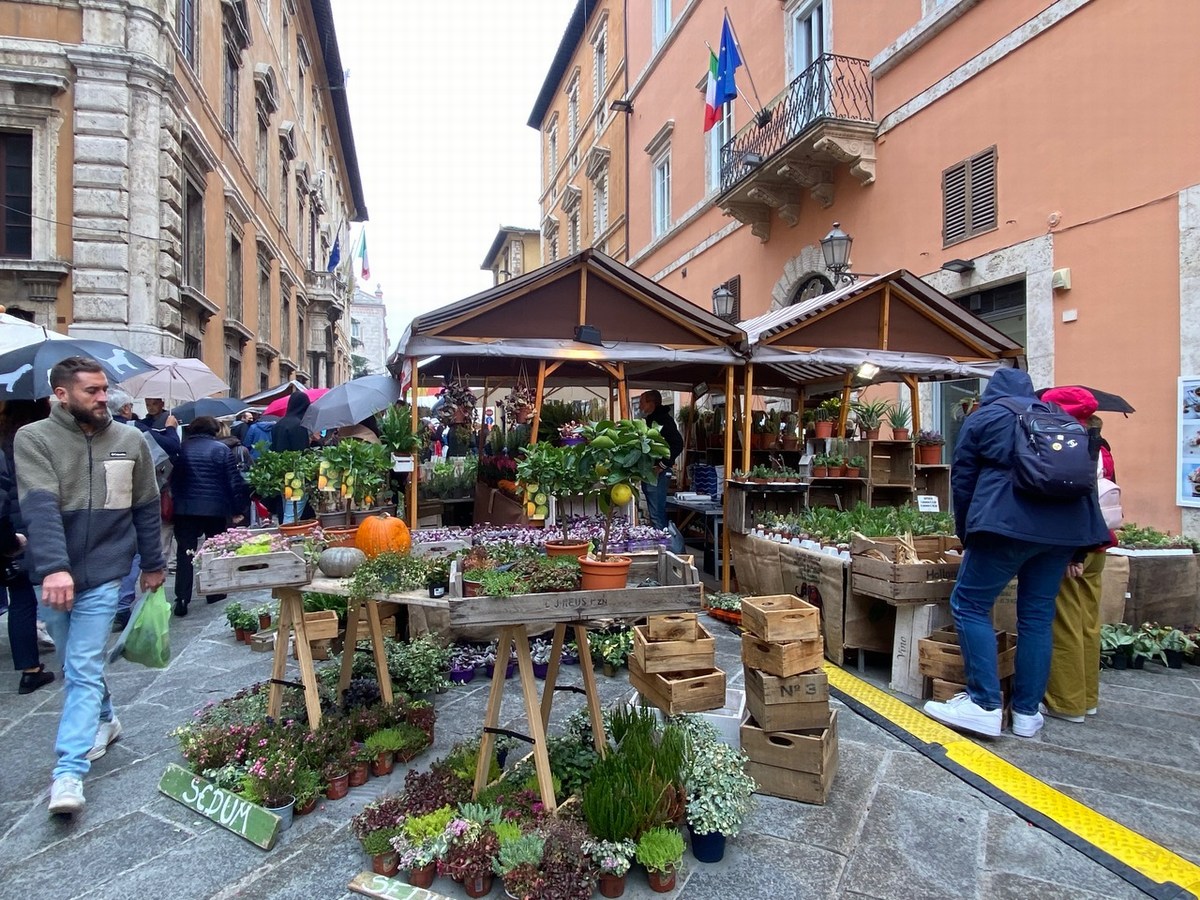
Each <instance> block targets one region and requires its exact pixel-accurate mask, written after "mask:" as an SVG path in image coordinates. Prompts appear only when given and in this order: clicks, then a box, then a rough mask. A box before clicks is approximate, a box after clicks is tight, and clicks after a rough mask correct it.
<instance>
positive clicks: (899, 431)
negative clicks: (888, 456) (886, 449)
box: [892, 428, 908, 441]
mask: <svg viewBox="0 0 1200 900" xmlns="http://www.w3.org/2000/svg"><path fill="white" fill-rule="evenodd" d="M892 440H893V441H907V440H908V429H907V428H893V429H892Z"/></svg>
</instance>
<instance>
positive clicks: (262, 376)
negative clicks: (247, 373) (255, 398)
mask: <svg viewBox="0 0 1200 900" xmlns="http://www.w3.org/2000/svg"><path fill="white" fill-rule="evenodd" d="M270 386H271V376H270V375H269V374H268V373H267V372H264V371H261V370H260V371H259V373H258V389H259V390H260V391H265V390H266V389H267V388H269V387H270Z"/></svg>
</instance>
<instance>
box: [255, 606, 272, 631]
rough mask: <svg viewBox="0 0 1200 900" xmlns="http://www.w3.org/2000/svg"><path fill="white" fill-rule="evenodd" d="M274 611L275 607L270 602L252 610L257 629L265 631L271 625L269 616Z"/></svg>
mask: <svg viewBox="0 0 1200 900" xmlns="http://www.w3.org/2000/svg"><path fill="white" fill-rule="evenodd" d="M274 612H275V608H274V607H273V606H272V605H271V604H270V603H264V604H263V605H262V606H260V607H258V608H257V609H256V610H254V615H255V617H256V618H257V619H258V630H259V631H266V630H267V629H268V628H270V627H271V616H272V614H273V613H274Z"/></svg>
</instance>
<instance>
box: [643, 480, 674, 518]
mask: <svg viewBox="0 0 1200 900" xmlns="http://www.w3.org/2000/svg"><path fill="white" fill-rule="evenodd" d="M670 484H671V470H670V469H667V471H665V472H663V473H662V474H661V475H659V476H658V481H656V482H649V481H643V482H642V493H643V494H644V495H645V496H646V509H647V511H648V512H649V514H650V524H651V525H653V526H654V527H655V528H666V527H667V487H668V486H669V485H670Z"/></svg>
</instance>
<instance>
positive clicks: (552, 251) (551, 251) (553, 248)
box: [546, 233, 558, 262]
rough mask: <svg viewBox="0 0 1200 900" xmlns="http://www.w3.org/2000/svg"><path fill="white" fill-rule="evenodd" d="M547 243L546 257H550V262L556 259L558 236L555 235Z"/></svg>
mask: <svg viewBox="0 0 1200 900" xmlns="http://www.w3.org/2000/svg"><path fill="white" fill-rule="evenodd" d="M546 243H547V248H546V255H547V256H549V257H550V261H551V262H554V260H556V259H558V234H557V233H555V234H554V235H553V236H552V237H551V238H550V239H549V241H547V242H546Z"/></svg>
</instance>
